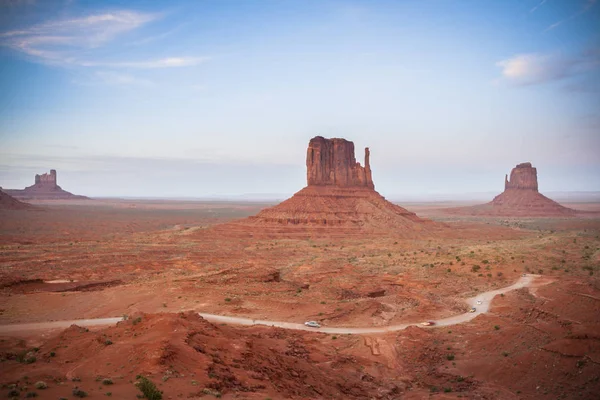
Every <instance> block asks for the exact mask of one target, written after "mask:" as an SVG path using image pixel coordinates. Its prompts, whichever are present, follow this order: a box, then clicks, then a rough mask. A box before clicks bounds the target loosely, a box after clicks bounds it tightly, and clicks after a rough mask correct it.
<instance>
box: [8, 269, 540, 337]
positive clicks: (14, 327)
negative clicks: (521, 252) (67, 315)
mask: <svg viewBox="0 0 600 400" xmlns="http://www.w3.org/2000/svg"><path fill="white" fill-rule="evenodd" d="M538 277H539V275H526V276H523V277H521V278H519V280H518V281H517V282H516V283H514V284H513V285H511V286H507V287H505V288H502V289H496V290H492V291H489V292H484V293H481V294H479V295H477V296H475V297H471V298H468V299H466V300H465V302H466V303H467V304H468V305H469V306H471V307H475V308H476V311H475V312H473V313H471V312H467V313H464V314H460V315H456V316H453V317H449V318H444V319H440V320H437V321H435V325H434V326H432V327H431V328H435V327H436V326H450V325H456V324H460V323H463V322H467V321H470V320H472V319H473V318H475V317H476V316H478V315H479V314H484V313H486V312H488V310H489V308H490V305H491V303H492V300H493V299H494V297H496V296H497V295H499V294H502V293H506V292H510V291H511V290H515V289H520V288H524V287H529V286H531V284H532V283H533V282H534V281H535V279H536V278H538ZM478 302H481V304H477V303H478ZM199 315H200V316H201V317H202V318H204V319H206V320H208V321H210V322H215V323H226V324H235V325H266V326H275V327H278V328H284V329H295V330H303V331H313V332H323V333H337V334H348V333H351V334H372V333H385V332H395V331H401V330H403V329H406V328H407V327H409V326H415V325H420V322H422V321H419V322H413V323H406V324H400V325H391V326H381V327H366V328H330V327H325V326H323V327H321V328H309V327H307V326H305V325H304V324H303V323H293V322H279V321H266V320H258V319H250V318H241V317H228V316H226V315H215V314H205V313H199ZM122 320H123V318H122V317H115V318H96V319H78V320H71V321H52V322H36V323H30V324H11V325H0V334H18V333H22V332H31V331H38V330H53V329H64V328H68V327H69V326H71V325H73V324H76V325H78V326H85V327H92V326H101V325H112V324H116V323H117V322H119V321H122Z"/></svg>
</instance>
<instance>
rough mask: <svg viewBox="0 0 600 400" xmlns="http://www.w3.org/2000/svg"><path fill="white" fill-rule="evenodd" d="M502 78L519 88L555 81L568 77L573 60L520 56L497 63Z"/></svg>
mask: <svg viewBox="0 0 600 400" xmlns="http://www.w3.org/2000/svg"><path fill="white" fill-rule="evenodd" d="M496 65H497V66H499V67H501V68H502V76H503V77H504V78H505V79H506V80H507V81H509V82H511V83H514V84H516V85H519V86H524V85H532V84H537V83H543V82H548V81H553V80H557V79H561V78H564V77H566V76H567V75H568V74H569V71H570V69H571V68H572V66H573V60H569V59H567V58H564V57H560V56H556V55H544V54H519V55H516V56H514V57H512V58H509V59H506V60H502V61H500V62H498V63H496Z"/></svg>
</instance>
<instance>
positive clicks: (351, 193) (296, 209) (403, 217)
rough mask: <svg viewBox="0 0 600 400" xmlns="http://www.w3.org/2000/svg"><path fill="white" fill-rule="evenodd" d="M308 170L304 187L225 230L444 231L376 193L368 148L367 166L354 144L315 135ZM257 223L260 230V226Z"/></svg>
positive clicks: (415, 234)
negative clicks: (357, 158) (363, 164)
mask: <svg viewBox="0 0 600 400" xmlns="http://www.w3.org/2000/svg"><path fill="white" fill-rule="evenodd" d="M306 169H307V174H306V177H307V186H306V187H305V188H304V189H302V190H300V191H299V192H297V193H296V194H294V196H292V197H291V198H289V199H287V200H285V201H284V202H282V203H280V204H278V205H276V206H274V207H270V208H267V209H264V210H262V211H261V212H260V213H258V215H256V216H254V217H250V218H247V219H245V220H242V221H236V222H234V223H230V224H225V225H223V226H222V228H223V229H229V231H231V230H232V229H234V230H235V229H238V230H239V231H242V232H247V231H249V230H250V231H252V234H257V233H259V232H260V234H265V233H267V234H269V233H271V234H274V235H279V234H281V233H286V234H288V233H299V234H308V235H313V234H319V233H324V234H327V235H331V234H341V235H348V234H352V233H356V234H362V233H365V232H378V233H390V232H394V233H395V234H396V235H397V236H405V237H420V236H424V235H430V234H431V232H432V231H434V230H439V229H445V227H443V226H442V225H441V224H436V223H434V222H432V221H430V220H426V219H422V218H419V217H418V216H417V215H416V214H414V213H412V212H410V211H408V210H406V209H404V208H402V207H400V206H398V205H395V204H392V203H390V202H389V201H387V200H386V199H385V198H384V197H383V196H381V195H380V194H379V193H377V192H376V191H375V185H374V184H373V179H372V173H371V166H370V153H369V149H368V148H367V149H365V166H364V167H363V166H361V165H360V163H358V162H357V161H356V158H355V156H354V143H352V142H350V141H348V140H345V139H338V138H335V139H325V138H323V137H321V136H317V137H314V138H312V139H311V140H310V142H309V144H308V150H307V154H306ZM257 226H260V229H256V227H257ZM219 229H221V228H219Z"/></svg>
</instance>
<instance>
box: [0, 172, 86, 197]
mask: <svg viewBox="0 0 600 400" xmlns="http://www.w3.org/2000/svg"><path fill="white" fill-rule="evenodd" d="M5 192H6V193H8V194H9V195H11V196H13V197H14V198H16V199H18V200H75V199H79V200H81V199H89V198H88V197H86V196H80V195H75V194H73V193H70V192H67V191H66V190H63V189H62V188H61V187H60V186H58V183H57V176H56V170H55V169H51V170H50V173H44V174H42V175H39V174H37V175H36V176H35V183H34V184H33V185H31V186H27V187H26V188H25V189H6V190H5Z"/></svg>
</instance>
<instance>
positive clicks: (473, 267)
mask: <svg viewBox="0 0 600 400" xmlns="http://www.w3.org/2000/svg"><path fill="white" fill-rule="evenodd" d="M480 269H481V267H480V266H479V265H477V264H476V265H473V266H472V267H471V271H473V272H477V271H479V270H480Z"/></svg>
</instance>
